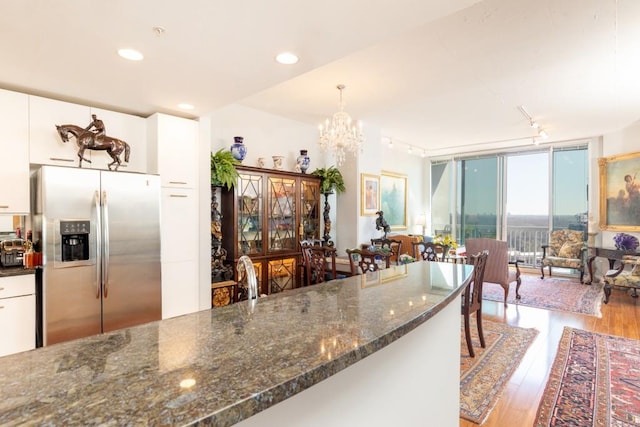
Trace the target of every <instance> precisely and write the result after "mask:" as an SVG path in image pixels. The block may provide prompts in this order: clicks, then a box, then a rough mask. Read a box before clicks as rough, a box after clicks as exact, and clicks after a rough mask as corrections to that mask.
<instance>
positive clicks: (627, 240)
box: [613, 233, 638, 251]
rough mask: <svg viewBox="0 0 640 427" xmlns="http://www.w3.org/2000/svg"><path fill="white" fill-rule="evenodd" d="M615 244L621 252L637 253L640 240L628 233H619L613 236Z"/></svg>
mask: <svg viewBox="0 0 640 427" xmlns="http://www.w3.org/2000/svg"><path fill="white" fill-rule="evenodd" d="M613 243H614V244H615V245H616V249H618V250H619V251H635V250H636V249H638V238H637V237H636V236H632V235H631V234H627V233H618V234H616V235H615V236H613Z"/></svg>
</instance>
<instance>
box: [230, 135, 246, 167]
mask: <svg viewBox="0 0 640 427" xmlns="http://www.w3.org/2000/svg"><path fill="white" fill-rule="evenodd" d="M243 140H244V138H243V137H241V136H234V137H233V141H234V143H233V144H232V145H231V147H230V148H229V150H231V154H232V155H233V158H234V159H236V160H238V161H239V162H242V161H243V160H244V158H245V156H246V155H247V147H246V145H244V143H243Z"/></svg>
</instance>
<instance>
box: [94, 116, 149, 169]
mask: <svg viewBox="0 0 640 427" xmlns="http://www.w3.org/2000/svg"><path fill="white" fill-rule="evenodd" d="M91 114H95V115H96V116H97V117H98V119H100V120H102V121H103V122H104V126H105V130H106V132H105V133H106V134H107V136H110V137H112V138H117V139H120V140H122V141H124V142H126V143H127V144H129V147H130V154H129V162H128V163H126V162H125V153H122V154H121V155H120V161H121V162H122V164H121V166H120V167H119V168H118V170H119V171H127V172H142V173H146V172H147V119H145V118H142V117H138V116H134V115H131V114H124V113H118V112H116V111H109V110H102V109H100V108H91ZM87 124H88V123H87ZM91 154H92V156H91V159H92V165H91V167H92V168H94V169H107V165H108V164H109V163H111V161H112V160H111V157H109V155H108V154H107V152H106V151H94V152H92V153H91Z"/></svg>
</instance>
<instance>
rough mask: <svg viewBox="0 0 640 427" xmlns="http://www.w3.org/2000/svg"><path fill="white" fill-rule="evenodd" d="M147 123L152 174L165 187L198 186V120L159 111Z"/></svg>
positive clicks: (150, 171) (150, 170)
mask: <svg viewBox="0 0 640 427" xmlns="http://www.w3.org/2000/svg"><path fill="white" fill-rule="evenodd" d="M147 124H148V128H147V137H148V144H147V145H148V147H149V154H148V160H149V173H157V174H160V178H161V185H162V186H163V187H182V188H197V182H198V122H197V121H195V120H189V119H184V118H181V117H174V116H169V115H166V114H161V113H156V114H153V115H152V116H150V117H149V118H148V119H147Z"/></svg>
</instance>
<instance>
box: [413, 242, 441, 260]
mask: <svg viewBox="0 0 640 427" xmlns="http://www.w3.org/2000/svg"><path fill="white" fill-rule="evenodd" d="M447 253H449V246H447V245H443V244H441V243H433V242H413V257H414V258H415V259H422V260H423V261H440V262H444V261H445V260H446V257H447Z"/></svg>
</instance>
